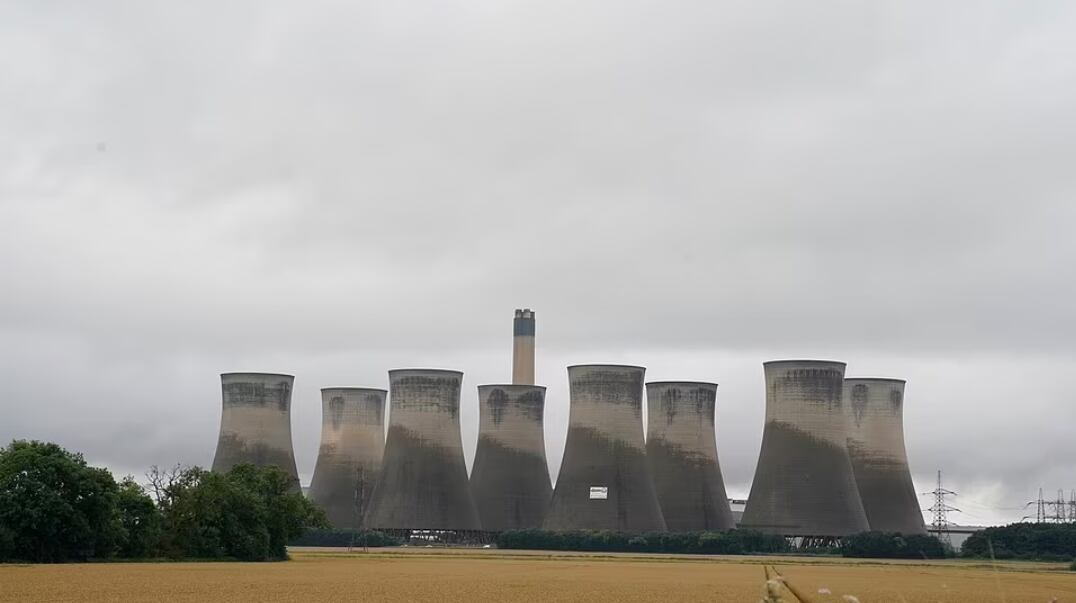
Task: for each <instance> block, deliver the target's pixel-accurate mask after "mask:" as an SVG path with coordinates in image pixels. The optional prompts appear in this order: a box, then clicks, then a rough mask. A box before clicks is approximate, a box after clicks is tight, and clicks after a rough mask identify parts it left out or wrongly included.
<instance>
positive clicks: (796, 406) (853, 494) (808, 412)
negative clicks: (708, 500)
mask: <svg viewBox="0 0 1076 603" xmlns="http://www.w3.org/2000/svg"><path fill="white" fill-rule="evenodd" d="M763 366H764V368H765V373H766V427H765V430H764V431H763V434H762V452H761V453H760V454H759V458H758V466H757V467H756V469H755V479H754V482H753V483H752V484H751V495H750V496H749V497H748V499H747V506H746V507H745V508H744V513H743V519H742V521H741V522H740V527H742V528H751V529H756V530H761V531H763V532H767V533H771V534H782V535H786V536H819V537H834V536H846V535H849V534H855V533H858V532H864V531H866V530H867V516H866V515H865V514H864V512H863V504H862V503H861V502H860V500H859V492H858V490H857V489H856V480H855V477H853V475H852V463H851V461H850V460H849V457H848V448H847V438H848V427H847V424H848V420H847V416H846V414H845V412H844V410H843V408H842V397H843V396H842V390H843V386H844V366H845V365H844V363H843V362H826V361H821V360H783V361H775V362H767V363H765V364H764V365H763Z"/></svg>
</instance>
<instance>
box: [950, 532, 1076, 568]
mask: <svg viewBox="0 0 1076 603" xmlns="http://www.w3.org/2000/svg"><path fill="white" fill-rule="evenodd" d="M961 555H962V556H964V557H978V558H982V559H989V558H995V559H1036V560H1041V561H1068V560H1069V559H1072V558H1073V557H1076V524H1064V523H1060V524H1058V523H1014V524H1010V525H1007V526H999V527H993V528H986V529H985V530H980V531H978V532H976V533H974V534H972V535H971V536H969V537H968V539H967V540H965V541H964V544H963V546H962V547H961Z"/></svg>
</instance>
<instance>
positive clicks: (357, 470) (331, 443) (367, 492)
mask: <svg viewBox="0 0 1076 603" xmlns="http://www.w3.org/2000/svg"><path fill="white" fill-rule="evenodd" d="M386 393H387V392H386V391H385V390H383V389H370V388H363V387H331V388H324V389H322V390H321V445H320V446H319V447H318V460H317V464H316V465H315V466H314V476H313V478H312V479H311V480H310V491H309V492H308V496H309V497H310V499H311V500H313V501H314V502H315V503H317V504H318V505H320V506H321V508H322V509H324V510H325V514H326V515H327V516H328V518H329V521H330V522H331V523H332V524H333V526H335V527H337V528H361V527H362V524H363V516H364V515H365V512H366V509H367V508H368V507H369V503H370V498H371V496H372V495H373V492H374V487H375V486H376V485H377V477H378V475H379V472H380V469H381V457H382V454H383V453H384V449H385V394H386Z"/></svg>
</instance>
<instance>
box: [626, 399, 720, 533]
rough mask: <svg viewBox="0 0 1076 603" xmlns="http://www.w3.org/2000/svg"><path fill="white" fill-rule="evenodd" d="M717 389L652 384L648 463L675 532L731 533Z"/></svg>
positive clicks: (663, 513)
mask: <svg viewBox="0 0 1076 603" xmlns="http://www.w3.org/2000/svg"><path fill="white" fill-rule="evenodd" d="M716 399H717V384H716V383H695V382H657V383H647V384H646V405H647V406H646V408H647V415H648V421H647V425H648V428H647V431H646V458H647V459H648V460H649V461H650V472H651V474H652V475H653V476H654V489H655V490H656V491H657V495H658V502H659V503H660V504H661V514H662V515H663V516H664V517H665V525H667V526H668V528H669V530H670V531H676V532H691V531H700V530H715V531H720V530H731V529H732V528H735V527H736V523H735V522H734V521H733V519H732V511H731V510H730V509H729V503H728V496H727V495H726V494H725V482H724V480H723V479H722V477H721V465H720V464H718V462H717V440H716V437H715V433H714V404H715V401H716Z"/></svg>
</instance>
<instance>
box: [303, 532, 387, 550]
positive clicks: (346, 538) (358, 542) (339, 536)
mask: <svg viewBox="0 0 1076 603" xmlns="http://www.w3.org/2000/svg"><path fill="white" fill-rule="evenodd" d="M400 544H401V542H400V541H399V539H397V538H393V537H392V536H389V535H388V534H384V533H382V532H375V531H373V530H366V531H363V530H353V529H350V528H338V529H332V528H330V529H321V530H307V531H306V532H304V533H303V535H302V536H300V537H298V538H296V539H294V540H292V541H291V542H289V543H288V546H335V547H361V546H370V547H383V546H400Z"/></svg>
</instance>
